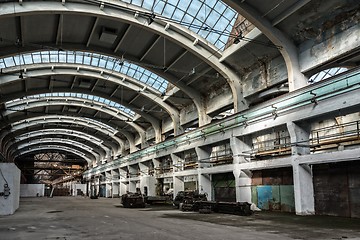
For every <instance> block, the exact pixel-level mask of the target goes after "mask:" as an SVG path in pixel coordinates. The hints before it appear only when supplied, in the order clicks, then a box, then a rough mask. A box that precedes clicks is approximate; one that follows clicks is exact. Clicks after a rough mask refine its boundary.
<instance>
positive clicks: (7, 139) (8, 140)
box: [2, 125, 123, 156]
mask: <svg viewBox="0 0 360 240" xmlns="http://www.w3.org/2000/svg"><path fill="white" fill-rule="evenodd" d="M30 131H31V132H29V130H28V129H27V128H26V127H24V128H22V129H19V130H16V131H9V130H7V131H3V138H2V146H3V147H2V151H3V152H4V153H6V152H7V151H8V149H9V146H10V145H11V144H12V140H14V139H15V138H16V137H17V136H22V135H24V134H28V133H29V134H31V133H34V132H39V133H40V134H41V133H43V132H52V134H54V133H55V134H56V132H60V133H66V134H71V135H73V134H76V135H77V136H81V135H87V136H90V137H91V138H92V139H97V138H99V139H101V141H102V142H101V143H100V144H99V145H100V146H102V147H103V148H104V149H109V150H110V149H111V150H110V152H112V153H110V152H109V154H108V155H110V156H111V155H115V153H116V152H117V149H118V148H119V146H118V145H117V144H115V143H114V141H107V140H106V139H105V138H103V136H101V135H100V136H98V135H97V136H95V135H92V134H90V133H84V132H81V131H78V130H77V129H76V128H74V127H71V126H69V128H67V129H63V128H61V127H57V126H44V127H43V126H42V125H38V126H37V128H35V129H31V130H30ZM49 134H50V133H49ZM122 148H123V147H122Z"/></svg>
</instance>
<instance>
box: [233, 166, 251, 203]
mask: <svg viewBox="0 0 360 240" xmlns="http://www.w3.org/2000/svg"><path fill="white" fill-rule="evenodd" d="M233 174H234V177H235V190H236V202H248V203H251V202H252V199H251V172H250V171H249V170H243V169H240V168H239V165H235V166H234V170H233Z"/></svg>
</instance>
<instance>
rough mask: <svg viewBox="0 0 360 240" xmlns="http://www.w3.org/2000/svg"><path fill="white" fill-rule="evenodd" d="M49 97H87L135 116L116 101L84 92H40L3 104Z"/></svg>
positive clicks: (7, 104)
mask: <svg viewBox="0 0 360 240" xmlns="http://www.w3.org/2000/svg"><path fill="white" fill-rule="evenodd" d="M51 97H73V98H81V99H88V100H90V101H93V102H98V103H103V104H105V105H108V106H109V107H113V108H116V109H118V110H120V111H121V112H123V113H125V115H129V116H131V117H134V116H135V112H134V111H132V110H131V109H129V108H127V107H124V106H123V105H121V104H119V103H117V102H114V101H111V100H109V99H105V98H102V97H98V96H94V95H90V94H85V93H70V92H52V93H42V94H37V95H32V96H26V97H24V98H22V99H14V100H11V101H9V102H6V103H5V105H6V106H9V105H11V104H13V103H16V102H18V101H21V100H24V99H40V98H51Z"/></svg>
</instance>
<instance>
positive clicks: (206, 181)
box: [195, 146, 214, 200]
mask: <svg viewBox="0 0 360 240" xmlns="http://www.w3.org/2000/svg"><path fill="white" fill-rule="evenodd" d="M195 151H196V155H197V157H198V161H199V168H198V183H199V185H198V190H199V193H206V194H207V198H208V200H213V198H214V196H213V188H212V184H211V175H210V174H203V173H202V172H201V169H202V168H205V167H208V166H209V165H210V163H201V160H205V159H207V160H208V159H210V155H211V151H212V147H211V146H204V147H196V148H195Z"/></svg>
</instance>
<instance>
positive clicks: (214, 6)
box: [98, 0, 237, 50]
mask: <svg viewBox="0 0 360 240" xmlns="http://www.w3.org/2000/svg"><path fill="white" fill-rule="evenodd" d="M121 1H122V2H125V3H130V4H132V5H135V6H139V7H141V8H143V9H146V10H149V11H151V12H153V13H155V14H159V15H161V16H164V17H166V18H169V19H172V20H173V21H175V22H176V23H179V24H180V25H183V26H185V27H188V28H189V29H190V30H191V31H193V32H195V33H197V34H198V35H199V36H201V37H203V38H205V39H206V40H208V41H209V42H210V43H212V44H214V45H215V46H216V47H217V48H218V49H221V50H223V49H224V47H225V45H226V43H227V41H228V38H229V35H230V33H231V30H232V28H233V26H234V23H235V19H236V17H237V12H236V11H235V10H233V9H232V8H231V7H229V6H228V5H226V4H225V3H224V2H222V1H219V0H213V1H201V0H193V1H188V0H180V1H155V0H153V1H136V0H121ZM98 2H101V1H98Z"/></svg>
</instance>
